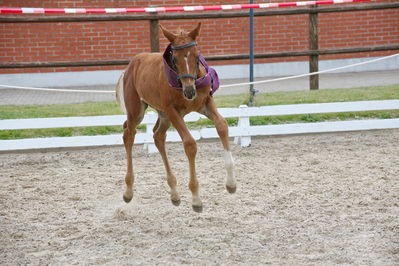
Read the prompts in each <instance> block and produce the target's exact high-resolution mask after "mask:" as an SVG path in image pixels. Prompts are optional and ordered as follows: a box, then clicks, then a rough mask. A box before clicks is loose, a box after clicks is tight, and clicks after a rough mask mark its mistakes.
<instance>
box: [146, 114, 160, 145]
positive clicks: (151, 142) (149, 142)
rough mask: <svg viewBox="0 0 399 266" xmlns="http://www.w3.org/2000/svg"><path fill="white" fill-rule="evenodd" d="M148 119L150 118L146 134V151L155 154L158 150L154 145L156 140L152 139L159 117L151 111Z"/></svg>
mask: <svg viewBox="0 0 399 266" xmlns="http://www.w3.org/2000/svg"><path fill="white" fill-rule="evenodd" d="M146 117H147V118H148V122H147V124H145V125H146V127H147V129H146V134H145V141H144V149H145V150H146V151H147V152H148V153H155V152H157V151H158V149H157V147H156V146H155V144H154V139H153V137H152V135H153V132H152V130H153V128H154V126H155V122H156V121H157V118H158V116H157V114H156V113H155V112H152V111H151V112H148V113H147V114H146Z"/></svg>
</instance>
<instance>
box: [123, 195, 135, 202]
mask: <svg viewBox="0 0 399 266" xmlns="http://www.w3.org/2000/svg"><path fill="white" fill-rule="evenodd" d="M132 198H133V196H126V195H125V194H123V200H124V201H125V202H126V203H129V202H130V201H131V200H132Z"/></svg>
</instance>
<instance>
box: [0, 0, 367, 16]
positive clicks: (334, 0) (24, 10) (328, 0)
mask: <svg viewBox="0 0 399 266" xmlns="http://www.w3.org/2000/svg"><path fill="white" fill-rule="evenodd" d="M368 1H370V0H322V1H301V2H282V3H260V4H234V5H207V6H178V7H142V8H34V7H0V13H4V14H5V13H14V14H49V13H58V14H59V13H61V14H105V13H107V14H110V13H151V12H177V11H210V10H214V11H215V10H234V9H249V8H273V7H291V6H299V7H300V6H309V5H326V4H342V3H355V2H368Z"/></svg>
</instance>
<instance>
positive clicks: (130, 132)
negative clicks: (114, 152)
mask: <svg viewBox="0 0 399 266" xmlns="http://www.w3.org/2000/svg"><path fill="white" fill-rule="evenodd" d="M137 105H138V106H136V108H133V111H131V112H128V115H127V118H128V119H127V120H126V121H125V123H124V124H123V143H124V145H125V150H126V158H127V172H126V177H125V182H126V191H125V193H124V194H123V200H124V201H125V202H126V203H128V202H130V201H131V200H132V198H133V183H134V174H133V162H132V160H133V159H132V158H133V156H132V150H133V144H134V137H135V135H136V126H137V125H138V124H140V122H141V120H143V116H144V111H145V109H146V107H147V105H146V104H145V103H143V102H138V103H137Z"/></svg>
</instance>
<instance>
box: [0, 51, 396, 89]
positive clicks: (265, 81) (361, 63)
mask: <svg viewBox="0 0 399 266" xmlns="http://www.w3.org/2000/svg"><path fill="white" fill-rule="evenodd" d="M395 56H399V53H397V54H393V55H388V56H384V57H380V58H376V59H371V60H368V61H364V62H360V63H355V64H351V65H346V66H342V67H336V68H331V69H326V70H321V71H317V72H312V73H305V74H300V75H295V76H289V77H282V78H275V79H267V80H259V81H253V82H243V83H234V84H228V85H221V86H220V88H228V87H236V86H245V85H250V84H261V83H270V82H275V81H282V80H288V79H295V78H301V77H306V76H312V75H317V74H323V73H328V72H332V71H335V70H340V69H346V68H351V67H355V66H360V65H366V64H370V63H374V62H378V61H382V60H385V59H389V58H393V57H395ZM0 87H3V88H11V89H21V90H37V91H52V92H84V93H115V91H114V90H112V91H108V90H72V89H50V88H33V87H22V86H12V85H2V84H0Z"/></svg>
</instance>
